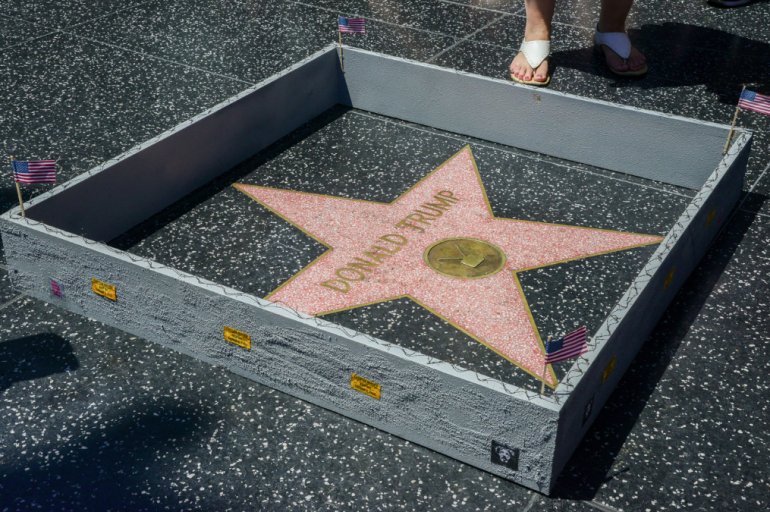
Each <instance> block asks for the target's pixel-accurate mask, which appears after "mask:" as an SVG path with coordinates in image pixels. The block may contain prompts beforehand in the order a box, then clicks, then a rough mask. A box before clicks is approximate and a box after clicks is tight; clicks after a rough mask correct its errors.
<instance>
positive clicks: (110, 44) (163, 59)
mask: <svg viewBox="0 0 770 512" xmlns="http://www.w3.org/2000/svg"><path fill="white" fill-rule="evenodd" d="M60 32H61V33H62V34H67V35H70V36H73V37H77V38H79V39H83V40H85V41H89V42H91V43H94V44H101V45H104V46H108V47H110V48H115V49H116V50H121V51H124V52H129V53H133V54H136V55H141V56H143V57H147V58H149V59H153V60H158V61H161V62H168V63H169V64H174V65H176V66H181V67H185V68H188V69H194V70H195V71H200V72H202V73H206V74H208V75H213V76H217V77H219V78H225V79H227V80H232V81H234V82H239V83H242V84H244V85H247V86H251V85H254V84H255V83H256V82H248V81H246V80H242V79H240V78H237V77H234V76H230V75H224V74H222V73H217V72H216V71H211V70H208V69H204V68H199V67H197V66H192V65H190V64H185V63H184V62H179V61H175V60H172V59H167V58H165V57H160V56H158V55H153V54H151V53H145V52H141V51H138V50H133V49H131V48H126V47H125V46H120V45H117V44H112V43H107V42H105V41H100V40H98V39H93V38H90V37H86V36H82V35H79V34H74V33H72V32H67V31H66V30H61V31H60Z"/></svg>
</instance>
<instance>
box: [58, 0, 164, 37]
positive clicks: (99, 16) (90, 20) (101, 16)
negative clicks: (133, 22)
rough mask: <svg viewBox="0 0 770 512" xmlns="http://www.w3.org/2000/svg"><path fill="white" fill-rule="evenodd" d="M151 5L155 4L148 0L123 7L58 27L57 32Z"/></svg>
mask: <svg viewBox="0 0 770 512" xmlns="http://www.w3.org/2000/svg"><path fill="white" fill-rule="evenodd" d="M153 3H155V2H154V1H153V0H149V1H147V2H139V3H137V4H134V5H129V6H127V7H123V8H122V9H118V10H116V11H111V12H108V13H105V14H100V15H98V16H96V17H94V18H90V19H87V20H85V21H81V22H78V23H73V24H72V25H65V26H63V27H59V30H62V31H66V30H68V29H71V28H75V27H81V26H83V25H86V24H88V23H93V22H94V21H96V20H100V19H102V18H106V17H108V16H112V15H114V14H119V13H121V12H125V11H130V10H131V9H138V8H139V7H143V6H145V5H149V4H153Z"/></svg>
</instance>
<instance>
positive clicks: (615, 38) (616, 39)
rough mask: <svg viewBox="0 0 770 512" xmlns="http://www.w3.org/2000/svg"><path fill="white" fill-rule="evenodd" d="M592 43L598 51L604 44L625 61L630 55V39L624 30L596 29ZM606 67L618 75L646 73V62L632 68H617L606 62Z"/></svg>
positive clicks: (640, 74)
mask: <svg viewBox="0 0 770 512" xmlns="http://www.w3.org/2000/svg"><path fill="white" fill-rule="evenodd" d="M594 43H595V44H596V48H597V49H599V50H600V51H601V47H602V46H606V47H607V48H609V49H610V50H612V51H613V52H615V53H616V54H617V56H618V57H620V58H621V59H623V60H625V61H627V60H628V57H630V56H631V40H630V39H629V38H628V34H626V33H625V32H599V30H597V31H596V33H595V34H594ZM604 62H605V64H606V63H607V60H606V59H605V61H604ZM607 68H609V70H610V71H612V72H613V73H615V74H616V75H618V76H642V75H644V74H646V73H647V64H646V63H645V65H644V67H643V68H640V69H634V70H631V69H627V70H619V69H615V68H613V67H612V66H610V65H609V64H607Z"/></svg>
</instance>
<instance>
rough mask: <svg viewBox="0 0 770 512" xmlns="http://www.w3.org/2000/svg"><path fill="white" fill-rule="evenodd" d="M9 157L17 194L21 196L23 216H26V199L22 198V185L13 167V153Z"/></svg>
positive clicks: (20, 202)
mask: <svg viewBox="0 0 770 512" xmlns="http://www.w3.org/2000/svg"><path fill="white" fill-rule="evenodd" d="M8 159H9V160H10V161H11V170H12V171H14V172H13V182H14V183H15V184H16V195H17V196H19V208H21V216H22V217H26V216H27V214H26V213H24V200H23V199H22V198H21V187H20V186H19V182H18V180H16V172H15V170H14V168H13V155H11V156H9V157H8Z"/></svg>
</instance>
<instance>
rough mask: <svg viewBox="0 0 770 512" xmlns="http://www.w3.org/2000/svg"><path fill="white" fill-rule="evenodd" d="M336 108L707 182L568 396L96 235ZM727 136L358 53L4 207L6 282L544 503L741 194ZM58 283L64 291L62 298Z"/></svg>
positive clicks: (275, 83)
mask: <svg viewBox="0 0 770 512" xmlns="http://www.w3.org/2000/svg"><path fill="white" fill-rule="evenodd" d="M335 103H343V104H349V105H352V106H354V107H356V108H362V109H366V110H371V111H374V112H378V113H382V114H385V115H389V116H393V117H398V118H401V119H405V120H409V121H414V122H418V123H421V124H427V125H429V126H433V127H436V128H440V129H445V130H449V131H453V132H457V133H462V134H466V135H469V136H472V137H477V138H482V139H487V140H491V141H494V142H499V143H503V144H508V145H513V146H517V147H521V148H525V149H531V150H534V151H540V152H544V153H547V154H551V155H554V156H559V157H562V158H568V159H571V160H575V161H580V162H585V163H588V164H591V165H598V166H601V167H605V168H609V169H614V170H619V171H623V172H628V173H631V174H636V175H638V176H642V177H645V178H649V179H657V180H661V181H664V182H667V183H673V184H678V185H683V186H687V187H691V188H697V189H701V187H703V188H702V190H701V191H700V192H699V193H698V195H697V196H696V197H695V199H694V200H693V202H692V204H691V205H690V206H689V207H688V208H687V210H686V212H685V213H684V214H683V216H682V219H680V221H679V222H678V223H677V225H676V226H674V228H673V229H672V230H671V232H670V233H669V235H668V236H667V237H666V240H665V241H664V243H663V244H662V245H661V247H660V248H659V249H658V251H657V252H656V253H655V255H654V256H653V258H652V259H651V260H650V262H649V263H648V265H647V268H646V269H645V270H644V271H643V272H642V273H641V274H640V277H639V278H638V279H637V281H636V282H635V284H634V286H632V288H631V289H629V292H628V293H627V294H626V296H625V297H624V298H623V299H622V300H621V301H620V303H619V305H618V306H617V307H616V309H615V311H614V312H613V314H612V315H611V317H610V319H608V320H607V321H606V322H605V324H604V325H603V326H602V328H601V329H600V330H599V332H598V334H597V335H596V336H595V338H594V339H595V340H596V342H597V346H596V349H595V350H594V351H593V352H591V353H589V354H587V355H586V357H584V358H580V359H579V360H578V362H577V363H576V364H575V365H574V366H573V369H572V370H570V372H569V373H568V375H567V376H566V377H565V379H563V381H562V383H561V384H560V385H559V387H558V388H557V389H556V392H555V397H556V398H557V399H558V402H557V401H556V399H554V398H548V399H543V398H539V397H537V396H532V395H531V394H530V393H528V392H525V391H524V390H521V389H519V388H516V387H514V386H510V385H505V384H503V383H500V382H498V381H496V380H494V379H490V378H488V377H482V376H479V375H478V374H476V373H474V372H471V371H467V370H463V369H461V368H458V367H455V366H451V365H449V364H447V363H444V362H440V361H437V360H435V359H431V358H429V357H427V356H424V355H421V354H417V353H414V352H410V351H407V350H404V349H402V348H401V347H398V346H395V345H390V344H388V343H386V342H383V341H381V340H376V339H373V338H371V337H368V336H365V335H363V334H361V333H355V332H353V331H349V330H346V329H343V328H341V327H339V326H335V325H334V324H331V323H329V322H325V321H323V320H319V319H314V318H310V317H306V316H303V315H300V314H298V313H296V312H292V311H290V310H288V309H286V308H282V307H280V306H278V305H275V304H271V303H270V302H268V301H264V300H261V299H258V298H256V297H253V296H250V295H248V294H244V293H240V292H237V291H236V290H232V289H229V288H226V287H224V286H221V285H216V284H214V283H210V282H207V281H204V280H202V279H200V278H196V277H195V276H191V275H189V274H185V273H183V272H179V271H176V270H174V269H170V268H168V267H164V266H162V265H159V264H157V263H154V262H151V261H148V260H145V259H142V258H138V257H135V256H132V255H130V254H128V253H125V252H122V251H119V250H116V249H113V248H109V247H107V246H104V245H102V244H95V243H93V242H91V241H89V240H87V239H86V238H88V239H91V240H106V239H111V238H113V237H115V236H117V235H119V234H121V233H123V232H124V231H126V230H127V229H129V228H130V227H132V226H133V225H135V224H136V223H138V222H140V221H142V220H144V219H145V218H147V217H149V216H151V215H152V214H154V213H157V212H158V211H160V210H161V209H162V208H164V207H166V206H168V205H169V204H170V203H172V202H174V201H175V200H177V199H179V198H180V197H182V196H184V195H185V194H186V193H188V192H190V191H191V190H193V189H194V188H196V187H198V186H199V185H201V184H203V183H205V182H207V181H208V180H210V179H212V178H214V177H216V176H217V175H219V174H220V173H222V172H224V171H226V170H228V169H229V168H231V167H232V166H234V165H235V164H237V163H239V162H240V161H242V160H244V159H246V158H248V157H251V156H252V155H253V154H254V153H255V152H257V151H259V150H260V149H262V148H264V147H265V146H267V145H268V144H270V143H272V142H274V141H275V140H277V139H278V138H279V137H281V136H282V135H285V134H287V133H289V132H290V131H292V130H293V129H294V128H296V127H298V126H299V125H301V124H302V123H304V122H306V121H309V120H310V119H311V118H313V117H315V116H316V115H318V114H320V113H321V112H323V111H324V110H326V109H327V108H329V107H331V106H332V105H334V104H335ZM621 128H622V129H621ZM726 132H727V130H726V127H723V126H718V125H713V124H710V123H701V122H697V121H690V120H685V119H682V118H675V117H672V116H665V115H660V114H656V113H650V112H642V111H639V110H636V109H629V108H626V107H620V106H615V105H609V104H607V103H603V102H598V101H593V100H585V99H582V98H576V97H571V96H568V95H564V94H560V93H555V92H553V91H542V90H538V91H534V90H533V89H531V88H527V87H521V86H516V85H513V84H510V83H506V82H504V81H500V80H493V79H489V78H485V77H479V76H473V75H469V74H465V73H460V72H457V71H452V70H444V69H441V68H437V67H435V66H430V65H425V64H420V63H410V62H408V61H404V60H402V59H397V58H392V57H387V56H382V55H377V54H372V53H370V52H365V51H361V50H354V49H350V48H346V49H345V73H344V75H343V74H342V72H341V70H340V66H339V61H338V54H337V51H336V49H335V48H334V47H330V48H327V49H326V50H324V51H322V52H319V53H318V54H316V55H314V56H312V57H311V58H309V59H307V60H306V61H303V62H302V63H300V64H298V65H297V66H294V67H293V68H291V69H290V70H288V71H286V72H284V73H281V74H279V75H277V76H276V77H274V78H271V79H270V80H267V81H265V82H263V83H262V84H261V85H260V86H257V87H255V88H252V89H249V90H247V91H245V92H244V93H243V94H240V95H238V96H236V97H235V98H233V99H231V100H228V101H226V102H224V103H222V104H221V105H219V106H217V107H215V108H214V109H212V110H211V111H209V112H206V113H205V114H204V115H202V116H198V117H197V118H195V119H194V120H192V121H191V122H188V123H183V124H182V125H180V126H178V127H177V128H175V129H173V130H170V131H169V132H167V133H165V134H163V135H161V136H159V137H158V138H156V139H153V140H152V141H148V143H145V144H143V145H141V146H139V147H137V148H135V149H134V150H132V151H130V152H128V153H127V154H125V155H122V156H121V157H119V158H117V159H116V161H115V162H111V163H109V164H107V165H105V166H101V167H100V168H97V169H94V170H92V171H89V172H88V173H87V174H86V175H83V176H81V177H78V178H76V179H75V180H72V181H71V182H69V183H67V184H65V185H62V186H59V187H57V188H55V189H54V190H53V191H51V192H49V193H47V194H43V195H41V196H39V197H37V198H35V199H33V200H32V201H31V202H30V203H31V207H30V208H29V209H28V214H29V216H30V218H29V219H26V220H25V219H20V218H18V217H16V216H14V215H13V211H12V212H10V213H6V214H5V215H3V216H2V218H0V230H1V231H2V237H3V242H4V247H5V251H6V260H7V262H8V267H9V269H10V276H11V278H12V280H13V282H14V284H15V285H16V286H17V287H18V288H19V290H20V291H22V292H24V293H27V294H28V295H31V296H33V297H37V298H40V299H42V300H46V301H48V302H51V303H53V304H56V305H58V306H61V307H63V308H65V309H68V310H71V311H74V312H76V313H79V314H82V315H85V316H89V317H91V318H95V319H97V320H100V321H102V322H105V323H107V324H109V325H113V326H115V327H117V328H120V329H122V330H125V331H127V332H131V333H133V334H135V335H137V336H141V337H143V338H146V339H148V340H151V341H155V342H158V343H160V344H162V345H164V346H168V347H170V348H173V349H175V350H178V351H181V352H184V353H186V354H190V355H192V356H193V357H196V358H199V359H201V360H204V361H207V362H210V363H212V364H216V365H221V366H223V367H226V368H228V369H229V370H231V371H233V372H236V373H238V374H240V375H243V376H246V377H248V378H250V379H253V380H256V381H258V382H262V383H264V384H266V385H269V386H271V387H274V388H276V389H279V390H282V391H284V392H286V393H289V394H292V395H294V396H297V397H299V398H302V399H305V400H308V401H310V402H313V403H316V404H318V405H320V406H323V407H326V408H328V409H331V410H334V411H337V412H340V413H342V414H344V415H346V416H349V417H351V418H355V419H357V420H360V421H363V422H366V423H368V424H370V425H373V426H376V427H379V428H382V429H383V430H386V431H388V432H391V433H394V434H396V435H399V436H402V437H404V438H406V439H409V440H411V441H414V442H417V443H419V444H422V445H424V446H427V447H429V448H433V449H435V450H437V451H439V452H441V453H444V454H447V455H450V456H452V457H455V458H457V459H459V460H462V461H464V462H467V463H469V464H472V465H474V466H477V467H480V468H482V469H485V470H487V471H490V472H492V473H495V474H498V475H501V476H503V477H505V478H508V479H510V480H513V481H516V482H519V483H522V484H523V485H526V486H528V487H531V488H534V489H538V490H540V491H548V490H550V489H551V487H552V485H553V484H554V481H555V478H556V476H557V475H558V472H559V471H560V470H561V468H562V467H563V466H564V464H565V463H566V461H567V459H568V458H569V456H570V455H571V453H572V452H573V450H574V448H575V447H576V446H577V443H578V442H579V441H580V439H581V437H582V435H583V434H584V432H585V430H586V429H587V428H588V426H589V425H590V423H591V422H592V421H593V418H595V416H596V414H597V412H598V410H599V409H600V408H601V405H602V404H603V403H604V402H605V401H606V399H607V397H608V396H609V394H610V392H611V390H612V389H613V387H614V386H615V384H616V383H617V380H618V379H619V378H620V376H621V375H622V373H623V371H624V370H625V369H626V367H627V366H628V365H629V364H630V362H631V360H632V359H633V357H634V356H635V355H636V353H637V351H638V350H639V347H640V345H641V344H642V343H643V341H644V339H645V338H646V336H647V333H648V332H649V331H650V330H651V329H652V328H653V326H654V324H655V323H656V321H657V319H658V318H659V317H660V315H661V314H662V313H663V311H664V309H665V307H666V305H667V304H668V303H669V302H670V300H671V298H672V297H673V295H674V293H675V292H676V290H677V289H678V288H679V286H680V285H681V283H682V282H683V281H684V279H685V278H686V276H687V275H688V274H689V272H690V271H691V270H692V268H693V267H694V266H695V264H696V263H697V261H698V260H699V259H700V257H701V256H702V254H703V253H704V252H705V248H706V246H707V244H708V243H709V242H710V241H711V239H712V237H713V236H714V234H715V233H716V229H715V226H714V227H711V224H712V223H713V222H714V221H715V220H716V222H717V224H716V225H718V221H719V219H722V220H723V219H724V218H725V215H726V214H727V212H728V211H729V209H730V208H731V207H732V205H734V204H735V201H736V200H737V197H738V195H739V194H740V189H741V183H742V176H743V172H744V171H745V166H746V158H747V155H748V147H749V141H750V135H749V134H747V133H739V135H738V137H737V138H736V141H735V143H734V145H733V147H732V149H731V152H730V153H729V154H728V156H727V157H726V158H724V159H722V156H721V148H722V145H723V143H724V137H725V136H726ZM222 134H227V136H226V137H223V136H222ZM618 148H622V151H619V150H618ZM650 155H653V156H654V158H650ZM714 168H716V171H713V170H714ZM712 171H713V173H712ZM712 210H714V211H716V212H718V214H714V215H712V214H711V211H712ZM704 216H706V217H705V220H704ZM715 217H716V218H715ZM709 219H710V220H709ZM41 222H42V223H43V224H41ZM46 224H48V225H46ZM705 224H709V226H706V227H708V229H705V228H704V225H705ZM73 233H74V235H73ZM77 235H84V236H85V237H86V238H83V237H81V236H77ZM674 267H676V271H675V272H674V273H673V274H671V269H673V268H674ZM51 278H54V279H56V280H57V281H58V282H59V284H60V286H61V287H62V289H63V291H64V296H63V297H61V298H59V297H54V296H52V295H51V293H50V279H51ZM91 278H97V279H100V280H102V281H106V282H109V283H112V284H114V285H116V286H117V293H118V300H117V301H116V302H113V301H109V300H107V299H104V298H102V297H99V296H97V295H95V294H94V293H92V291H91ZM664 282H667V283H668V284H667V285H665V292H664V293H663V295H661V291H660V290H661V287H663V286H664V284H663V283H664ZM191 319H194V321H191ZM225 326H229V327H233V328H235V329H238V330H240V331H244V332H247V333H249V334H250V335H251V336H252V340H253V343H252V347H251V350H244V349H241V348H239V347H236V346H234V345H231V344H229V343H227V342H226V341H225V340H224V339H223V336H222V334H223V329H224V327H225ZM613 356H615V358H616V361H617V362H616V369H615V372H614V373H613V374H612V375H611V376H610V378H609V379H607V380H606V382H604V383H603V384H602V383H601V377H602V371H603V369H604V368H605V367H606V365H607V363H608V361H609V359H610V358H611V357H613ZM592 361H593V363H592ZM353 372H355V373H357V374H359V375H362V376H363V377H366V378H368V379H371V380H373V381H376V382H378V383H379V384H380V385H381V386H382V398H381V400H376V399H374V398H371V397H369V396H366V395H364V394H361V393H359V392H358V391H355V390H353V389H351V387H350V376H351V374H352V373H353ZM592 397H593V400H594V410H593V412H592V413H591V414H589V415H588V417H587V418H586V419H585V421H584V419H583V412H584V410H585V406H586V404H587V403H588V401H589V400H591V399H592ZM493 442H496V443H500V444H504V445H507V446H510V447H514V448H517V449H519V450H520V460H519V464H518V470H513V469H510V468H508V467H506V466H504V465H500V464H495V463H493V462H492V460H491V447H492V443H493ZM373 453H376V451H375V450H373Z"/></svg>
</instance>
